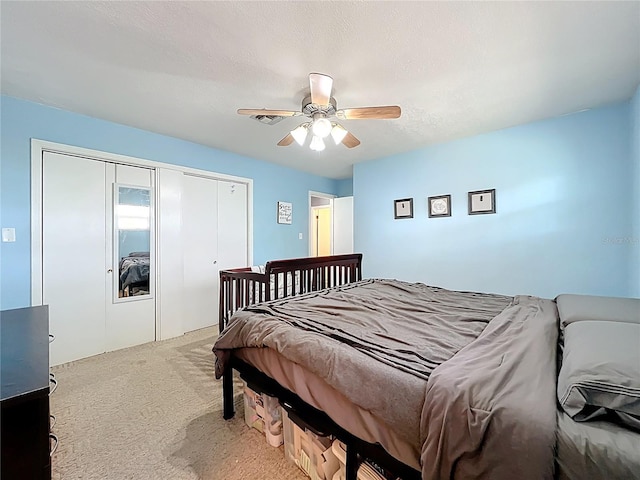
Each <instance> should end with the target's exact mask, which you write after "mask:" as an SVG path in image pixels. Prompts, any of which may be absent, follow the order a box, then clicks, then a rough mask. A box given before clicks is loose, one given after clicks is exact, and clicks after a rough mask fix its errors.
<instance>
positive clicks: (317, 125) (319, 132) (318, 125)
mask: <svg viewBox="0 0 640 480" xmlns="http://www.w3.org/2000/svg"><path fill="white" fill-rule="evenodd" d="M311 130H312V131H313V134H314V135H315V136H317V137H320V138H327V137H328V136H329V134H330V133H331V122H330V121H329V120H327V119H326V118H325V117H320V118H318V117H316V118H314V119H313V125H311Z"/></svg>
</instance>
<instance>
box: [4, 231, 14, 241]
mask: <svg viewBox="0 0 640 480" xmlns="http://www.w3.org/2000/svg"><path fill="white" fill-rule="evenodd" d="M2 241H3V242H15V241H16V229H15V228H3V229H2Z"/></svg>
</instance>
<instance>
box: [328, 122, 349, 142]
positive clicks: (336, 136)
mask: <svg viewBox="0 0 640 480" xmlns="http://www.w3.org/2000/svg"><path fill="white" fill-rule="evenodd" d="M346 136H347V131H346V130H345V128H344V127H343V126H342V125H338V124H337V123H336V124H335V125H334V126H333V128H332V129H331V138H333V141H334V142H335V143H336V145H339V144H340V142H342V140H344V137H346Z"/></svg>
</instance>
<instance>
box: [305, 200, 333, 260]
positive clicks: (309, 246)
mask: <svg viewBox="0 0 640 480" xmlns="http://www.w3.org/2000/svg"><path fill="white" fill-rule="evenodd" d="M312 197H318V198H328V199H329V200H330V202H329V207H330V209H331V215H330V217H331V220H330V224H331V237H330V238H331V255H333V199H334V198H336V197H337V195H334V194H332V193H322V192H314V191H313V190H309V206H308V208H307V216H308V217H309V231H308V234H307V237H308V238H309V241H308V242H307V243H308V245H307V248H308V252H309V254H308V256H309V257H310V256H311V254H312V252H313V238H311V237H312V236H313V215H311V198H312Z"/></svg>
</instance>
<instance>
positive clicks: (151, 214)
mask: <svg viewBox="0 0 640 480" xmlns="http://www.w3.org/2000/svg"><path fill="white" fill-rule="evenodd" d="M42 143H44V142H42ZM69 148H70V149H71V150H73V147H69ZM99 153H100V152H94V154H96V155H87V156H83V155H81V154H71V153H60V152H52V151H48V150H47V149H44V148H43V149H42V152H41V156H40V157H39V158H38V157H36V156H34V165H35V166H34V170H33V171H34V172H36V173H35V174H34V177H36V178H34V180H33V183H32V188H33V189H34V192H35V196H34V197H33V200H32V202H33V203H34V204H37V208H35V209H34V215H35V216H36V217H35V218H36V219H37V220H38V221H39V222H40V224H39V225H36V226H35V227H34V229H33V232H34V233H33V236H32V242H33V245H34V247H33V257H32V263H33V265H34V269H33V272H34V273H33V275H34V281H33V288H34V296H33V297H34V303H33V304H34V305H38V304H46V305H49V318H50V331H51V333H53V334H55V336H56V341H55V342H54V343H53V344H52V345H51V364H52V365H57V364H60V363H64V362H68V361H72V360H77V359H80V358H84V357H88V356H91V355H96V354H99V353H103V352H107V351H111V350H116V349H120V348H124V347H129V346H132V345H138V344H141V343H146V342H149V341H153V340H156V339H165V338H170V337H173V336H177V335H181V334H183V333H185V332H187V331H191V330H195V329H198V328H202V327H206V326H210V325H216V324H217V322H218V319H217V316H218V282H219V271H220V269H223V268H232V267H239V266H247V265H248V264H249V261H250V241H249V238H250V235H251V233H250V232H251V228H250V225H251V222H250V218H249V211H250V208H249V201H250V198H251V192H250V188H251V181H250V180H248V179H238V180H240V181H234V180H235V177H225V176H222V175H219V176H217V175H216V174H214V173H209V172H201V171H197V170H191V169H187V168H185V169H182V170H180V169H176V168H167V167H171V166H169V165H166V164H159V163H155V162H148V161H140V162H139V163H140V164H137V165H134V164H125V163H119V162H118V158H116V159H115V160H114V161H110V160H108V159H105V160H103V159H102V158H100V156H99V155H97V154H99ZM105 156H106V157H107V158H108V157H109V155H108V154H105ZM116 157H117V156H116ZM122 158H125V159H126V158H128V157H122ZM36 159H37V160H36ZM133 160H135V159H133ZM38 161H39V162H40V163H37V162H38ZM132 163H134V162H132ZM242 180H245V181H244V182H243V181H242ZM38 192H41V194H40V196H39V197H38V194H39V193H38ZM38 217H39V218H38Z"/></svg>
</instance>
